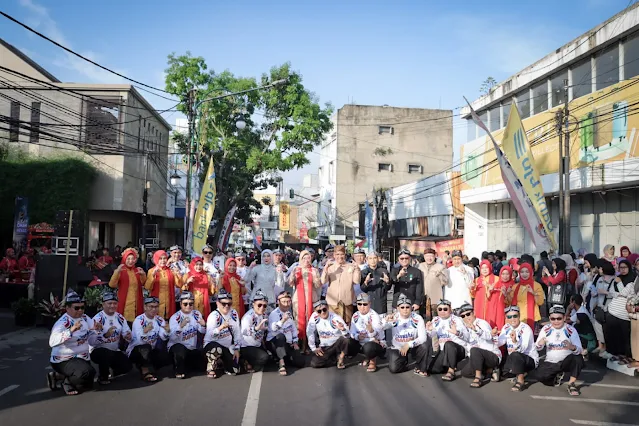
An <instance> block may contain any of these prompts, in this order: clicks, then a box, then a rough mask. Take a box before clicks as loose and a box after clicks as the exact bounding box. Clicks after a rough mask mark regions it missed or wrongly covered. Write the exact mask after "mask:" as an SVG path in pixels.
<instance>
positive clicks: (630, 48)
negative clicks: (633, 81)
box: [623, 33, 639, 80]
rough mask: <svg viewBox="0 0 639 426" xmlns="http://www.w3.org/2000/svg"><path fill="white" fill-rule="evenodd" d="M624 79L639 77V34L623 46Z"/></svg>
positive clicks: (630, 38)
mask: <svg viewBox="0 0 639 426" xmlns="http://www.w3.org/2000/svg"><path fill="white" fill-rule="evenodd" d="M623 49H624V53H623V55H624V56H623V59H624V78H625V79H626V80H627V79H629V78H632V77H636V76H638V75H639V33H637V34H635V35H633V36H632V37H629V38H628V40H626V41H625V43H624V44H623Z"/></svg>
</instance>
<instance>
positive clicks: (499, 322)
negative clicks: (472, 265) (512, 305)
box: [475, 261, 514, 328]
mask: <svg viewBox="0 0 639 426" xmlns="http://www.w3.org/2000/svg"><path fill="white" fill-rule="evenodd" d="M486 268H488V269H491V268H490V266H489V263H488V261H484V262H482V264H481V268H480V271H479V272H480V273H481V274H482V275H481V276H480V277H479V278H477V289H478V290H477V289H476V290H475V315H476V316H477V318H480V319H483V320H485V321H488V323H489V324H490V326H491V327H492V328H495V327H497V328H501V327H503V326H504V322H505V321H506V320H505V319H504V308H505V306H506V294H507V293H506V290H507V288H509V287H510V286H511V285H512V284H513V283H514V282H513V281H512V269H511V268H510V267H509V266H502V268H501V270H500V272H499V278H497V277H495V276H494V275H492V274H490V271H486Z"/></svg>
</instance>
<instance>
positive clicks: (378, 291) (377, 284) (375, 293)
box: [360, 252, 392, 315]
mask: <svg viewBox="0 0 639 426" xmlns="http://www.w3.org/2000/svg"><path fill="white" fill-rule="evenodd" d="M366 262H367V263H366V266H365V267H364V269H362V273H361V279H362V280H361V284H360V288H361V289H362V292H363V293H368V296H369V297H370V304H371V309H373V310H374V311H375V312H377V313H378V314H380V315H381V314H385V313H386V311H387V310H388V307H387V302H386V300H387V299H386V294H387V293H388V290H389V289H390V288H391V285H392V284H391V280H390V275H389V274H388V271H387V270H386V265H385V264H383V263H381V262H379V254H378V253H375V252H372V253H369V254H368V256H366Z"/></svg>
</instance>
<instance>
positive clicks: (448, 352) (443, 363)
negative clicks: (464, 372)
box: [428, 340, 466, 374]
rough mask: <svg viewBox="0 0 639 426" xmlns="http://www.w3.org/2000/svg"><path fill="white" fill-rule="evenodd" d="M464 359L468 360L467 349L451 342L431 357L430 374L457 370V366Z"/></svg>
mask: <svg viewBox="0 0 639 426" xmlns="http://www.w3.org/2000/svg"><path fill="white" fill-rule="evenodd" d="M464 358H466V349H464V348H463V347H462V346H461V345H458V344H457V343H455V342H453V341H450V340H449V341H448V342H446V343H445V344H444V348H443V349H442V350H441V351H439V352H437V353H436V354H434V355H433V356H432V357H431V360H430V368H428V372H429V373H435V374H441V373H446V372H448V369H449V368H452V369H457V364H459V363H460V362H461V361H462V360H463V359H464Z"/></svg>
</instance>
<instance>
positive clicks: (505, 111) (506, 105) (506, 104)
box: [501, 98, 512, 127]
mask: <svg viewBox="0 0 639 426" xmlns="http://www.w3.org/2000/svg"><path fill="white" fill-rule="evenodd" d="M511 103H512V101H511V98H508V100H507V101H503V102H502V103H501V105H502V110H501V115H502V116H503V118H504V127H505V126H506V125H507V124H508V117H509V116H510V104H511Z"/></svg>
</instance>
